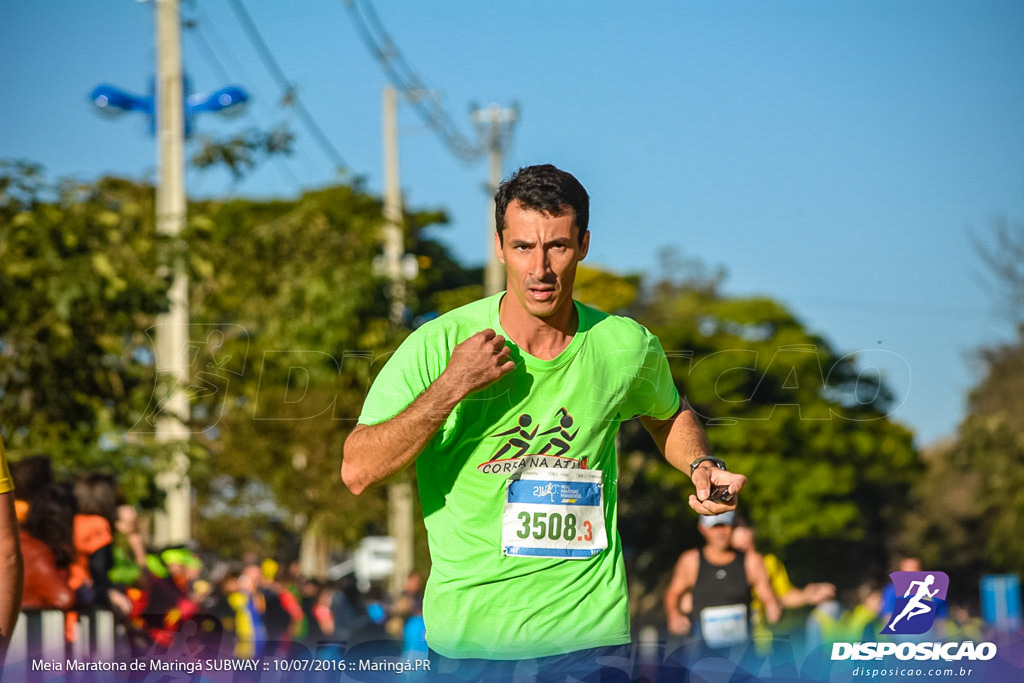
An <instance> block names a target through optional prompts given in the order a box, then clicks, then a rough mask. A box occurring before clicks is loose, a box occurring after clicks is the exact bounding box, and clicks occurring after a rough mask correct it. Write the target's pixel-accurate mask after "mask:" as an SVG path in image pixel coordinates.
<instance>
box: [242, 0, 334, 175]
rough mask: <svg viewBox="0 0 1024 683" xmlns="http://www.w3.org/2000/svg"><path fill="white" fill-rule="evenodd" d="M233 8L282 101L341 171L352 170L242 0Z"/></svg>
mask: <svg viewBox="0 0 1024 683" xmlns="http://www.w3.org/2000/svg"><path fill="white" fill-rule="evenodd" d="M231 7H232V9H233V10H234V12H235V15H236V16H237V17H238V20H239V22H240V23H241V24H242V28H243V29H244V30H245V33H246V35H247V36H248V38H249V41H250V42H251V43H252V44H253V47H255V48H256V53H257V54H258V55H259V56H260V59H261V60H262V61H263V64H264V66H266V68H267V70H268V71H270V73H271V75H272V76H273V77H274V80H276V81H277V85H278V87H280V88H281V91H282V98H281V99H282V101H283V102H286V103H288V104H290V105H291V106H293V107H295V111H296V113H297V114H298V115H299V121H300V122H301V123H302V125H303V126H305V128H306V130H307V131H308V132H309V133H310V135H312V136H313V138H314V139H315V140H316V142H317V144H318V145H319V147H320V149H321V150H322V151H323V152H324V154H326V155H327V156H328V157H330V158H331V160H332V161H333V162H334V165H335V166H336V167H337V168H338V170H339V171H341V170H347V169H349V168H351V167H350V166H349V164H348V163H347V162H346V161H345V159H344V157H342V156H341V152H339V151H338V149H337V148H336V147H335V146H334V145H333V144H332V143H331V141H330V139H329V138H328V137H327V135H326V134H325V133H324V131H323V129H322V128H320V126H319V125H318V124H317V122H316V120H315V119H314V118H313V115H312V114H310V113H309V110H308V109H306V107H305V105H304V104H302V101H301V100H300V99H299V94H298V92H297V91H296V89H295V86H294V85H292V83H291V82H290V81H289V80H288V78H287V76H285V74H284V71H282V69H281V66H280V65H279V64H278V63H277V60H276V59H274V55H273V53H271V51H270V48H269V47H268V46H267V43H266V42H265V41H264V40H263V37H262V36H261V35H260V32H259V30H258V29H257V28H256V24H255V23H253V20H252V17H250V16H249V13H248V12H247V11H246V9H245V7H244V6H243V5H242V2H241V0H231Z"/></svg>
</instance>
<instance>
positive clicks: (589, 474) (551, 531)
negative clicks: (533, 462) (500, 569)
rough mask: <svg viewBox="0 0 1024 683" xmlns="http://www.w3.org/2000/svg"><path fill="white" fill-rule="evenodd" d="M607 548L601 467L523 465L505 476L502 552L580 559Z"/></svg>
mask: <svg viewBox="0 0 1024 683" xmlns="http://www.w3.org/2000/svg"><path fill="white" fill-rule="evenodd" d="M607 547H608V534H607V532H606V531H605V528H604V486H603V484H602V481H601V470H583V469H571V470H570V469H561V468H557V467H526V468H523V469H522V470H520V471H519V472H518V473H516V475H515V478H512V479H509V481H508V484H507V488H506V494H505V508H504V512H503V513H502V520H501V552H502V554H504V555H508V556H515V557H551V558H558V559H575V560H584V559H587V558H588V557H593V556H594V555H597V554H598V553H600V552H601V551H602V550H604V549H605V548H607Z"/></svg>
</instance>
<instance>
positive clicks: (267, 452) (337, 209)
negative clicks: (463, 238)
mask: <svg viewBox="0 0 1024 683" xmlns="http://www.w3.org/2000/svg"><path fill="white" fill-rule="evenodd" d="M191 212H192V216H193V218H192V220H191V221H190V227H189V231H188V234H187V236H186V239H187V240H188V241H189V244H190V250H189V257H190V263H191V271H192V272H191V281H192V321H193V323H194V327H195V330H196V337H197V338H198V341H199V343H198V344H197V347H198V348H200V349H201V353H200V354H198V355H197V356H196V358H195V360H194V361H193V366H194V367H196V368H216V369H217V370H216V372H214V371H212V370H211V371H209V372H208V373H207V375H208V377H207V378H206V380H205V381H206V383H208V384H209V386H210V389H209V390H208V391H206V392H204V393H203V395H202V397H201V398H199V399H198V400H197V401H196V403H195V406H196V407H195V408H194V410H193V416H194V419H195V424H194V425H193V431H194V432H195V433H196V434H197V435H201V436H200V437H199V440H200V441H201V442H203V443H205V444H206V446H207V448H208V451H209V457H208V459H207V460H206V461H205V462H200V463H197V465H196V467H195V470H194V476H195V478H196V483H197V488H198V489H199V491H200V494H201V500H202V502H203V508H202V509H203V514H202V515H201V518H200V522H199V524H198V525H197V537H198V538H199V539H200V540H201V541H202V542H204V543H206V544H208V545H210V546H216V547H220V548H229V549H231V550H232V551H233V552H244V551H254V552H266V548H267V546H266V545H261V543H263V541H264V539H265V538H267V536H266V533H271V532H267V531H266V530H264V532H262V533H264V536H260V535H259V534H257V533H253V534H248V535H239V534H237V533H236V531H235V530H237V529H239V528H246V529H254V530H255V529H256V527H258V526H260V525H261V524H263V521H264V520H267V519H270V520H276V526H275V529H276V530H272V534H271V537H272V538H274V539H277V541H280V543H282V544H284V545H285V546H287V545H288V543H289V541H287V536H288V534H287V533H285V532H286V531H288V530H290V531H291V534H292V535H295V534H298V533H302V532H303V531H308V530H314V531H315V532H316V533H317V535H319V536H320V537H321V538H330V539H333V540H334V541H336V542H337V544H338V545H340V546H344V547H352V546H354V545H355V544H356V543H357V542H358V541H359V539H361V538H362V537H363V536H365V535H367V534H368V533H382V532H385V531H386V526H385V520H386V512H385V511H386V501H385V491H384V489H383V488H378V489H375V490H374V491H372V492H369V493H367V494H364V495H363V496H362V497H360V498H358V499H356V498H355V496H353V495H352V494H350V493H349V492H348V491H347V489H345V488H344V486H343V485H342V483H341V481H340V477H339V470H340V467H341V457H342V445H343V443H344V439H345V437H346V436H347V434H348V432H349V431H350V430H351V428H352V427H353V426H354V424H355V420H356V419H357V417H358V415H359V411H360V409H361V406H362V401H363V398H364V396H365V392H366V390H367V387H368V386H369V382H370V379H371V377H372V375H373V374H374V373H375V372H376V370H377V369H379V367H380V365H381V364H382V362H383V360H384V358H386V355H387V354H388V353H389V352H390V351H391V350H393V349H394V348H395V346H396V345H397V344H398V343H399V342H400V341H401V338H402V337H403V336H404V335H405V334H406V332H405V331H404V330H402V329H397V328H394V327H393V326H391V325H390V323H389V322H388V320H387V315H388V303H387V301H386V294H385V293H386V287H385V283H384V282H383V281H382V280H381V278H380V277H378V276H377V275H375V273H374V270H373V265H372V264H373V260H374V257H375V256H376V255H377V254H378V253H379V230H380V227H381V225H382V217H381V206H380V201H379V200H378V199H377V198H376V197H373V196H371V195H369V194H367V193H365V192H363V191H362V190H361V189H360V188H359V187H358V186H337V187H330V188H326V189H323V190H319V191H315V192H308V193H306V194H304V195H303V196H302V197H300V198H298V199H295V200H287V201H285V200H277V201H251V200H236V201H232V202H227V203H223V202H205V203H197V204H195V205H194V206H193V207H192V209H191ZM443 218H444V217H443V214H440V213H438V212H431V213H424V214H412V215H410V216H409V218H408V221H407V223H408V225H410V226H411V227H412V228H413V229H412V231H411V232H412V234H411V235H410V237H409V245H408V246H409V248H410V249H415V250H416V253H418V254H419V256H420V260H421V265H422V266H425V267H421V270H420V273H419V275H418V276H417V279H416V280H415V281H414V283H413V285H412V287H411V291H410V303H411V310H410V317H412V316H413V315H416V314H418V313H421V312H425V311H429V310H430V306H431V304H432V303H433V299H434V298H435V295H436V293H437V292H438V291H439V290H442V289H443V288H445V287H448V286H453V285H454V286H459V285H460V284H462V280H461V278H463V277H464V275H465V273H464V272H463V271H461V270H459V269H458V268H457V267H451V266H452V265H453V264H454V261H452V260H451V258H450V257H449V256H448V254H447V252H446V251H445V250H444V249H443V248H441V247H440V246H439V245H437V244H435V243H433V242H429V241H426V240H421V239H420V238H419V235H418V233H419V228H421V227H424V226H426V225H429V224H430V223H431V222H434V221H438V220H442V219H443ZM193 383H194V384H197V385H198V384H199V383H198V382H193ZM263 526H264V527H266V526H267V525H265V524H264V525H263ZM282 547H283V546H280V545H279V547H278V551H279V552H285V550H282Z"/></svg>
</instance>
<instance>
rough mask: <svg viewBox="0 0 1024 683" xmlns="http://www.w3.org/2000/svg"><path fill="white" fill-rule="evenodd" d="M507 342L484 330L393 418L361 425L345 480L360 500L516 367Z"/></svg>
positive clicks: (350, 443)
mask: <svg viewBox="0 0 1024 683" xmlns="http://www.w3.org/2000/svg"><path fill="white" fill-rule="evenodd" d="M509 355H510V350H509V348H508V347H507V346H506V345H505V338H504V337H502V336H501V335H498V334H496V333H495V332H494V330H489V329H488V330H482V331H480V332H477V333H476V334H474V335H473V336H472V337H469V338H468V339H466V340H465V341H463V342H462V343H461V344H459V345H457V346H456V347H455V349H454V350H453V351H452V356H451V358H450V359H449V360H448V365H447V366H446V367H445V370H444V372H442V373H441V375H440V376H439V377H438V378H437V379H436V380H434V382H433V383H432V384H431V385H430V386H429V387H427V389H426V390H425V391H424V392H423V393H422V394H420V395H419V396H418V397H416V399H415V400H414V401H413V402H412V403H410V404H409V406H408V407H407V408H406V409H405V410H403V411H402V412H400V413H399V414H398V415H396V416H394V417H393V418H391V419H390V420H385V421H384V422H380V423H378V424H374V425H362V424H361V425H357V426H356V427H355V429H353V430H352V433H351V434H349V436H348V438H347V439H346V440H345V454H344V459H343V461H342V463H341V479H342V481H344V482H345V485H346V486H347V487H348V488H349V490H351V491H352V493H354V494H356V495H357V496H358V495H359V494H361V493H362V492H363V491H365V490H366V489H367V488H369V487H370V486H371V485H373V484H376V483H377V482H379V481H382V480H384V479H386V478H387V477H389V476H391V475H392V474H394V473H396V472H399V471H401V470H402V469H404V468H406V467H407V466H409V465H410V464H411V463H412V462H413V461H414V460H416V458H417V457H419V454H420V453H421V452H422V451H423V449H424V448H425V447H426V445H427V444H428V443H429V442H430V439H431V438H433V436H434V434H436V433H437V430H438V429H439V428H440V427H441V425H442V424H444V422H445V420H447V419H448V416H449V415H451V413H452V411H453V410H454V409H455V406H456V405H458V403H459V401H461V400H462V399H464V398H465V397H466V396H468V395H469V394H471V393H473V392H474V391H479V390H480V389H483V388H485V387H487V386H489V385H491V384H493V383H494V382H497V381H498V380H499V379H501V378H502V377H503V376H504V375H506V374H508V373H510V372H512V370H514V369H515V367H516V366H515V362H514V361H512V360H510V358H509Z"/></svg>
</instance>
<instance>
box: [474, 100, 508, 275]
mask: <svg viewBox="0 0 1024 683" xmlns="http://www.w3.org/2000/svg"><path fill="white" fill-rule="evenodd" d="M518 119H519V108H518V107H512V108H511V109H502V108H501V107H500V106H498V105H497V104H492V105H491V106H489V107H487V108H486V109H477V110H476V111H474V112H473V122H474V123H476V125H477V128H478V129H479V130H480V131H481V133H482V134H483V135H486V136H487V151H488V154H489V158H490V197H491V201H490V202H489V204H488V206H489V207H490V211H489V212H488V214H487V225H488V226H489V229H488V232H487V254H488V256H487V264H486V266H485V267H484V294H485V295H491V294H497V293H498V292H500V291H502V290H503V289H505V266H503V265H502V263H501V261H499V260H498V255H497V253H495V251H494V233H495V232H496V231H497V229H498V226H497V224H496V223H495V219H494V193H495V192H497V191H498V186H499V185H500V184H501V164H502V159H503V156H504V150H505V146H506V144H507V142H508V140H509V138H511V137H512V128H513V127H514V126H515V124H516V121H517V120H518Z"/></svg>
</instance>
